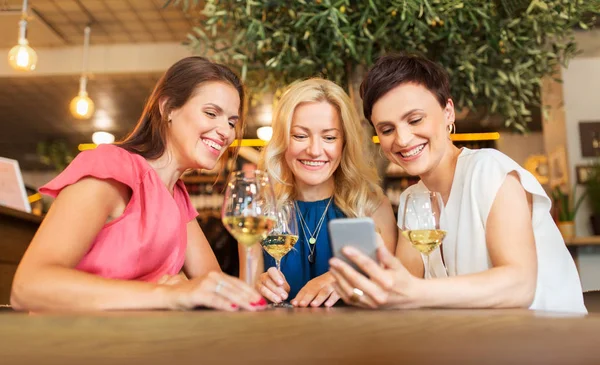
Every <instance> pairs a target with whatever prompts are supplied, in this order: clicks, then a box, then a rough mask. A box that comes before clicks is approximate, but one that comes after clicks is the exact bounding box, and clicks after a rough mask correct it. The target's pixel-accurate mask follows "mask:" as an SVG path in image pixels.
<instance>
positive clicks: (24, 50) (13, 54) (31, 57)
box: [8, 0, 37, 71]
mask: <svg viewBox="0 0 600 365" xmlns="http://www.w3.org/2000/svg"><path fill="white" fill-rule="evenodd" d="M8 63H9V64H10V67H12V68H14V69H15V70H17V71H33V70H35V66H36V65H37V53H35V51H34V50H33V48H31V47H30V46H29V42H28V41H27V0H23V10H22V11H21V20H20V21H19V44H17V45H16V46H14V47H13V48H11V50H10V51H9V52H8Z"/></svg>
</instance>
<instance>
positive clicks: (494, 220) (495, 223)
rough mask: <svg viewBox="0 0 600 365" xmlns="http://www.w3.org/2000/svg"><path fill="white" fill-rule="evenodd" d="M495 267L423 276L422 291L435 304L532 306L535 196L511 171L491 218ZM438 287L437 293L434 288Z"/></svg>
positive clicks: (488, 230) (490, 240) (489, 239)
mask: <svg viewBox="0 0 600 365" xmlns="http://www.w3.org/2000/svg"><path fill="white" fill-rule="evenodd" d="M486 243H487V247H488V252H489V255H490V259H491V263H492V266H493V268H492V269H490V270H486V271H484V272H482V273H477V274H471V275H465V276H455V277H450V278H446V279H440V280H424V282H423V285H422V287H421V290H420V293H419V297H420V298H421V301H422V303H423V304H424V305H425V306H429V307H435V306H444V307H473V308H475V307H525V308H527V307H529V306H530V305H531V303H532V302H533V298H534V295H535V288H536V281H537V254H536V249H535V238H534V235H533V226H532V198H531V194H529V193H527V192H526V191H525V189H524V188H523V186H522V185H521V182H520V181H519V178H518V175H517V174H516V173H515V172H513V173H510V174H508V175H507V177H506V179H505V181H504V183H503V184H502V186H501V187H500V189H499V190H498V193H497V195H496V198H495V199H494V203H493V204H492V208H491V210H490V214H489V216H488V218H487V224H486ZM434 292H436V294H433V293H434Z"/></svg>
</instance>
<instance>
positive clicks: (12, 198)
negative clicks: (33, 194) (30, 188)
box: [0, 157, 31, 213]
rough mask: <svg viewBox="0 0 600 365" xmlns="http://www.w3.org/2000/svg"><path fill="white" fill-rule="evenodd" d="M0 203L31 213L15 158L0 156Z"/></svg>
mask: <svg viewBox="0 0 600 365" xmlns="http://www.w3.org/2000/svg"><path fill="white" fill-rule="evenodd" d="M0 205H3V206H5V207H9V208H12V209H17V210H22V211H24V212H27V213H31V206H30V205H29V200H28V199H27V192H26V191H25V184H23V176H21V169H20V168H19V162H18V161H17V160H11V159H9V158H4V157H0Z"/></svg>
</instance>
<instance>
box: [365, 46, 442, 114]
mask: <svg viewBox="0 0 600 365" xmlns="http://www.w3.org/2000/svg"><path fill="white" fill-rule="evenodd" d="M405 83H415V84H419V85H423V86H425V87H426V88H427V90H429V91H430V92H431V93H433V95H435V97H436V98H437V100H438V102H439V103H440V105H441V106H442V108H443V107H445V106H446V104H447V103H448V99H450V78H449V77H448V73H447V72H446V70H445V69H444V68H443V67H442V66H441V65H440V64H438V63H435V62H433V61H430V60H428V59H427V58H425V57H422V56H419V55H409V54H389V55H385V56H383V57H380V58H379V59H378V60H377V61H376V62H375V64H374V65H373V66H372V67H371V69H370V70H369V71H368V72H367V74H366V75H365V78H364V79H363V82H362V83H361V84H360V97H361V98H362V100H363V110H364V113H365V118H367V120H368V121H369V122H370V123H371V124H373V121H372V120H371V113H372V112H373V105H375V103H376V102H377V100H379V99H380V98H381V97H383V96H384V95H385V94H387V93H388V92H389V91H390V90H392V89H393V88H395V87H396V86H399V85H401V84H405Z"/></svg>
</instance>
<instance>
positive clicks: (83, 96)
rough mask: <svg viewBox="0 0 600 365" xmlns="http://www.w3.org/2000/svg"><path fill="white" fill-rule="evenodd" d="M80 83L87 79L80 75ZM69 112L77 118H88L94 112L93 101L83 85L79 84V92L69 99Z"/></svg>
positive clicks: (85, 81)
mask: <svg viewBox="0 0 600 365" xmlns="http://www.w3.org/2000/svg"><path fill="white" fill-rule="evenodd" d="M79 81H80V84H81V83H87V79H86V78H85V77H84V76H82V77H81V79H80V80H79ZM69 109H71V114H73V116H74V117H75V118H77V119H89V118H90V117H91V116H92V115H93V114H94V109H95V107H94V102H93V101H92V99H90V97H89V96H88V93H87V91H85V86H83V87H82V86H79V94H77V96H76V97H74V98H73V100H71V104H70V105H69Z"/></svg>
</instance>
